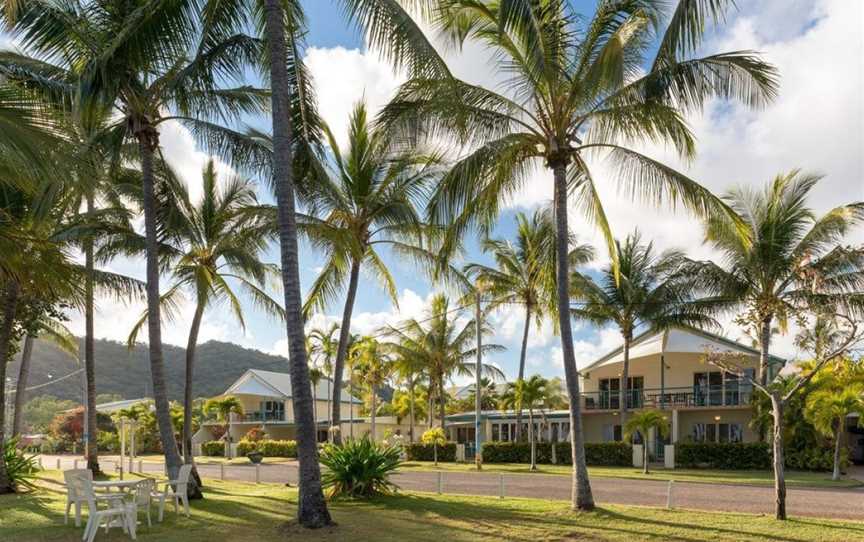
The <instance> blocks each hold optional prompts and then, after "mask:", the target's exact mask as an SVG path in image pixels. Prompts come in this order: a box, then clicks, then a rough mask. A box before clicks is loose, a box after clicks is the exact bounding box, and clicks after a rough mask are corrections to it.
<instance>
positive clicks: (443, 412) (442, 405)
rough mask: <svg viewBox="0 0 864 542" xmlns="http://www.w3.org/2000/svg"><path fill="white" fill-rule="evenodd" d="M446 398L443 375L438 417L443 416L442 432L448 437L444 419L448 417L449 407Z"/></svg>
mask: <svg viewBox="0 0 864 542" xmlns="http://www.w3.org/2000/svg"><path fill="white" fill-rule="evenodd" d="M445 397H446V395H445V392H444V377H443V375H442V377H441V379H440V380H439V381H438V399H439V403H438V415H439V416H441V430H442V431H444V436H445V438H446V436H447V429H446V427H445V423H444V418H445V417H446V416H447V405H446V404H445V401H444V398H445Z"/></svg>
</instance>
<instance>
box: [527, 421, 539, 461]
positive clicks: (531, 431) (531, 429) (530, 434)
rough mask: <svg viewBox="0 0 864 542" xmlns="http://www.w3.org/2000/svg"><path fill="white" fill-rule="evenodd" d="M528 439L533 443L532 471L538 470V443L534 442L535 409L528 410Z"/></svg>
mask: <svg viewBox="0 0 864 542" xmlns="http://www.w3.org/2000/svg"><path fill="white" fill-rule="evenodd" d="M528 439H529V440H530V441H531V470H537V443H536V442H535V441H534V409H531V408H529V409H528Z"/></svg>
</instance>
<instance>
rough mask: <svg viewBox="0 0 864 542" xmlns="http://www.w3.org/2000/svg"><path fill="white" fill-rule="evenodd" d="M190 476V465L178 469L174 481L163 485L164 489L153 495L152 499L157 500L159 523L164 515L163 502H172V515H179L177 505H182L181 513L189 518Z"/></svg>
mask: <svg viewBox="0 0 864 542" xmlns="http://www.w3.org/2000/svg"><path fill="white" fill-rule="evenodd" d="M190 474H192V465H183V466H182V467H180V473H179V474H178V475H177V479H176V480H169V481H168V482H166V483H165V488H164V489H163V490H162V491H156V492H154V493H153V497H154V498H156V499H159V521H160V522H161V521H162V519H163V518H164V515H165V501H166V500H168V499H171V500H173V501H174V513H175V514H179V513H180V510H179V505H180V503H181V502H182V503H183V511H184V512H185V513H186V517H187V518H188V517H189V495H188V488H189V475H190Z"/></svg>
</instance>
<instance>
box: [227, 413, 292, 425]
mask: <svg viewBox="0 0 864 542" xmlns="http://www.w3.org/2000/svg"><path fill="white" fill-rule="evenodd" d="M234 421H235V422H237V423H243V422H285V421H288V420H287V419H286V418H285V413H284V412H261V411H258V412H246V413H245V414H242V415H240V416H236V417H235V418H234Z"/></svg>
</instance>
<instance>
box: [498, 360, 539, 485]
mask: <svg viewBox="0 0 864 542" xmlns="http://www.w3.org/2000/svg"><path fill="white" fill-rule="evenodd" d="M546 384H547V381H546V379H545V378H543V377H542V376H540V375H534V376H532V377H531V378H529V379H528V380H517V381H516V382H510V383H508V384H507V389H506V390H504V393H503V394H501V404H502V406H504V408H508V409H516V410H518V409H520V408H525V409H527V410H528V442H529V443H530V445H531V470H537V442H536V433H537V432H536V431H535V430H534V410H535V409H537V408H542V405H543V403H544V402H545V401H546Z"/></svg>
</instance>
